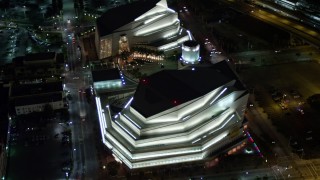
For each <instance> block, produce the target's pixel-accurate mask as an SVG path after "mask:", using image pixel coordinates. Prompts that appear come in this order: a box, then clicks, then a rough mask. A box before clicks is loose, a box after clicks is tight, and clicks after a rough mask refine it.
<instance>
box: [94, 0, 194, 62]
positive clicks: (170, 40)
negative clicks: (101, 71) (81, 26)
mask: <svg viewBox="0 0 320 180" xmlns="http://www.w3.org/2000/svg"><path fill="white" fill-rule="evenodd" d="M148 7H149V8H150V9H149V8H148ZM121 12H123V13H122V14H121ZM117 16H128V17H117ZM115 21H119V22H115ZM123 34H125V35H126V38H127V39H128V42H129V46H130V47H131V46H132V45H137V44H138V45H144V46H146V45H147V46H152V47H155V48H157V49H158V50H166V49H170V48H175V47H178V45H179V44H181V43H182V42H184V41H186V40H190V39H192V36H191V35H190V33H189V32H187V31H186V30H184V29H183V28H181V27H180V21H179V19H178V14H177V13H176V12H175V11H173V10H172V9H170V8H168V5H167V1H166V0H149V1H140V2H134V3H132V4H127V5H124V6H120V7H117V8H114V9H111V10H109V12H108V11H107V12H106V13H105V14H104V15H102V16H101V17H100V18H98V20H97V28H96V36H95V37H96V40H95V43H96V47H97V54H98V57H99V59H103V58H107V57H110V56H114V55H116V54H118V52H119V40H120V38H121V35H123Z"/></svg>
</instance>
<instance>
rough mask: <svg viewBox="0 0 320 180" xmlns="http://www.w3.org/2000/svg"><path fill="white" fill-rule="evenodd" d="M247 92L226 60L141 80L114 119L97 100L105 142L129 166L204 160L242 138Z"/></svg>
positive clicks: (163, 72) (156, 74) (171, 71)
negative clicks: (210, 154)
mask: <svg viewBox="0 0 320 180" xmlns="http://www.w3.org/2000/svg"><path fill="white" fill-rule="evenodd" d="M247 100H248V93H247V91H246V89H245V88H244V87H243V85H242V84H241V82H239V81H238V80H237V77H236V75H235V74H234V73H233V71H232V70H231V69H230V67H229V66H228V64H227V63H226V62H225V61H222V62H220V63H217V64H215V65H213V66H212V67H202V68H200V67H199V68H196V69H195V70H179V71H178V70H164V71H161V72H158V73H155V74H153V75H151V76H148V77H147V78H145V79H143V80H141V81H140V83H139V85H138V88H137V90H136V92H135V94H134V96H133V97H132V98H131V99H130V100H129V101H128V102H127V103H126V105H125V106H124V108H123V110H122V111H121V112H120V113H119V114H116V115H112V116H111V111H110V108H109V106H108V105H105V104H104V105H101V100H100V98H99V97H97V98H96V102H97V109H98V113H99V119H100V126H101V133H102V137H103V142H104V144H105V145H106V146H107V147H108V148H110V149H111V150H112V152H113V154H114V156H115V157H116V158H118V159H119V160H120V161H122V162H124V163H125V164H126V165H127V166H128V167H129V168H142V167H150V166H159V165H165V164H174V163H180V162H188V161H197V160H203V159H205V158H206V157H207V156H208V154H209V153H212V152H215V151H217V150H221V148H222V147H223V146H225V145H226V144H228V143H231V142H232V141H234V140H235V139H237V138H239V137H242V136H243V134H242V123H243V116H244V111H245V108H246V104H247Z"/></svg>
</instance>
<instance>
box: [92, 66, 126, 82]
mask: <svg viewBox="0 0 320 180" xmlns="http://www.w3.org/2000/svg"><path fill="white" fill-rule="evenodd" d="M92 79H93V82H99V81H108V80H115V79H121V77H120V73H119V70H118V69H117V68H113V69H105V70H95V71H92Z"/></svg>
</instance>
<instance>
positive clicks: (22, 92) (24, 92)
mask: <svg viewBox="0 0 320 180" xmlns="http://www.w3.org/2000/svg"><path fill="white" fill-rule="evenodd" d="M61 91H63V87H62V82H61V81H58V82H49V83H36V84H18V85H13V86H12V88H11V97H18V96H28V95H35V94H45V93H54V92H61Z"/></svg>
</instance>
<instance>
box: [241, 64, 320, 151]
mask: <svg viewBox="0 0 320 180" xmlns="http://www.w3.org/2000/svg"><path fill="white" fill-rule="evenodd" d="M240 76H241V77H242V78H243V80H244V82H245V84H247V86H248V88H249V89H250V91H251V93H253V94H254V95H255V98H256V100H257V101H258V103H259V106H261V107H262V108H263V110H264V111H265V112H266V113H267V114H268V118H269V119H270V120H271V121H272V124H273V125H274V126H275V127H276V128H277V130H278V131H279V132H280V133H282V134H283V135H284V136H285V137H286V138H287V139H288V141H289V145H290V146H291V149H292V151H293V152H296V153H298V154H300V155H302V154H301V153H302V152H301V151H302V149H303V153H304V154H303V155H304V157H314V156H317V157H319V153H318V152H319V150H320V143H319V140H320V133H319V130H320V126H319V121H320V115H319V113H318V112H317V111H316V110H314V109H312V108H311V107H310V106H309V104H308V103H307V101H306V99H307V98H308V97H310V96H311V95H313V94H317V93H320V79H319V78H317V77H319V76H320V65H319V64H317V63H315V62H300V63H290V64H282V65H274V66H265V67H255V68H249V69H244V70H243V71H241V73H240Z"/></svg>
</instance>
